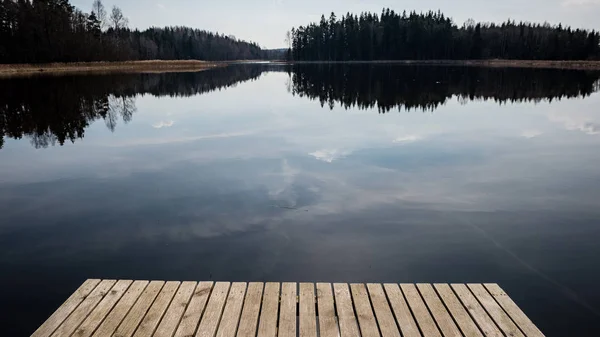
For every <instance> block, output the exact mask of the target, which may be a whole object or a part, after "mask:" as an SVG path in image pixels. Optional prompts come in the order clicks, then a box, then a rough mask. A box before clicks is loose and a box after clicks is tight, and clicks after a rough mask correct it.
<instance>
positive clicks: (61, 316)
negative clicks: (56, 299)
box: [31, 279, 100, 337]
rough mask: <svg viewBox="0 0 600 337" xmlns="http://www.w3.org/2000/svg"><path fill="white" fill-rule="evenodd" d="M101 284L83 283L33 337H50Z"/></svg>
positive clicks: (95, 282)
mask: <svg viewBox="0 0 600 337" xmlns="http://www.w3.org/2000/svg"><path fill="white" fill-rule="evenodd" d="M99 283H100V280H97V279H89V280H86V281H85V282H83V284H82V285H81V286H80V287H79V288H77V290H75V292H74V293H73V294H72V295H71V296H69V298H68V299H67V300H66V301H65V302H64V303H63V304H62V305H61V306H60V307H59V308H58V309H56V311H55V312H54V313H53V314H52V315H51V316H50V317H48V319H47V320H46V321H45V322H44V324H42V325H41V326H40V327H39V328H38V329H37V330H35V332H34V333H33V334H32V335H31V337H48V336H50V335H51V334H52V333H53V332H54V330H56V328H58V327H59V326H60V324H61V323H62V322H64V320H65V319H66V318H67V317H68V316H69V315H70V314H71V313H72V312H73V311H75V309H76V308H77V307H78V306H79V304H81V302H83V301H84V300H85V299H86V298H87V296H88V295H89V294H90V293H91V292H92V291H93V290H94V289H95V288H96V286H97V285H98V284H99Z"/></svg>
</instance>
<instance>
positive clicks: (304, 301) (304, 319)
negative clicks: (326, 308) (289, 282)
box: [298, 283, 317, 337]
mask: <svg viewBox="0 0 600 337" xmlns="http://www.w3.org/2000/svg"><path fill="white" fill-rule="evenodd" d="M299 298H300V304H299V309H300V310H299V311H300V312H299V313H298V314H299V316H300V317H299V321H300V324H299V325H300V329H299V330H300V337H317V313H316V311H315V307H316V303H315V285H314V283H300V295H299Z"/></svg>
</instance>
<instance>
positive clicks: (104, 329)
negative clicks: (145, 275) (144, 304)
mask: <svg viewBox="0 0 600 337" xmlns="http://www.w3.org/2000/svg"><path fill="white" fill-rule="evenodd" d="M148 283H149V282H148V281H134V282H133V283H132V284H131V286H130V287H129V289H127V291H126V292H125V294H124V295H123V296H122V297H121V299H120V300H119V302H117V304H116V305H115V306H114V307H113V309H112V310H111V311H110V313H109V314H108V316H106V319H104V321H103V322H102V324H100V326H99V327H98V329H97V330H96V332H95V333H94V335H93V336H94V337H106V336H110V335H112V333H113V332H114V331H115V330H116V329H117V327H119V324H121V322H122V321H123V318H125V316H126V315H127V313H128V312H129V310H130V309H131V307H133V305H134V304H135V302H136V301H137V299H138V297H140V295H141V294H142V292H143V291H144V289H146V286H147V285H148Z"/></svg>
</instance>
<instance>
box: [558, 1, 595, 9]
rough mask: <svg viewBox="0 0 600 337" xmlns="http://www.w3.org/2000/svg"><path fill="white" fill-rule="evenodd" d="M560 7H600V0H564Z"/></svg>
mask: <svg viewBox="0 0 600 337" xmlns="http://www.w3.org/2000/svg"><path fill="white" fill-rule="evenodd" d="M562 5H563V6H564V7H574V6H595V5H600V0H564V1H563V2H562Z"/></svg>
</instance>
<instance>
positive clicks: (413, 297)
mask: <svg viewBox="0 0 600 337" xmlns="http://www.w3.org/2000/svg"><path fill="white" fill-rule="evenodd" d="M400 289H402V292H403V293H404V296H405V297H406V301H407V302H408V306H409V307H410V309H411V310H412V312H413V314H414V316H415V319H416V320H417V324H419V327H420V328H421V332H422V333H423V336H425V337H441V336H442V335H441V334H440V332H439V330H438V328H437V326H436V325H435V321H434V320H433V318H432V317H431V315H430V314H429V311H428V310H427V306H425V303H424V302H423V300H422V299H421V295H419V291H418V290H417V287H415V285H414V284H407V283H403V284H400Z"/></svg>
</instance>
